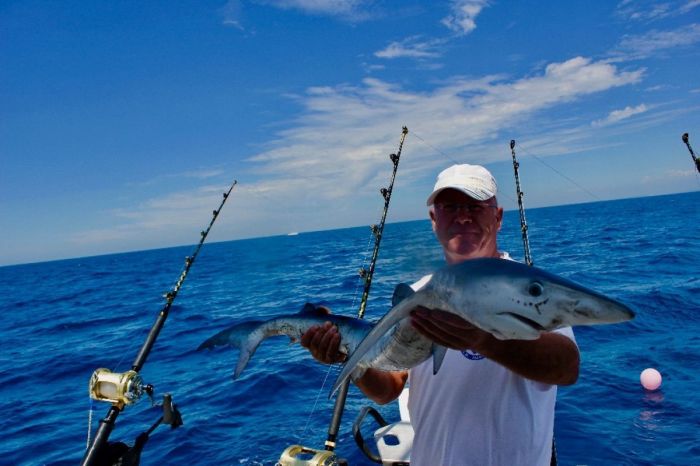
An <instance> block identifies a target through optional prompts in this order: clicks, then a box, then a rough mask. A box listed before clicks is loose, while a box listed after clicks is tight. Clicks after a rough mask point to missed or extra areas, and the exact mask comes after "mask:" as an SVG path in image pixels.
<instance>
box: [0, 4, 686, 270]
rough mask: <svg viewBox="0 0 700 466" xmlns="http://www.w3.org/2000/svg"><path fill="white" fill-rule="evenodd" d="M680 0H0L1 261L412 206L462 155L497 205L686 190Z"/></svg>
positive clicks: (420, 206)
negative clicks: (491, 185) (215, 212)
mask: <svg viewBox="0 0 700 466" xmlns="http://www.w3.org/2000/svg"><path fill="white" fill-rule="evenodd" d="M699 12H700V0H669V1H663V2H651V1H628V0H624V1H620V2H617V3H616V2H583V1H581V2H573V1H572V2H561V1H537V2H535V1H520V2H516V1H482V0H464V1H462V0H458V1H445V2H427V1H423V2H420V1H411V0H407V1H402V2H394V1H391V2H390V1H381V0H373V1H369V0H368V1H363V0H336V1H330V0H277V1H273V0H231V1H228V2H226V1H199V0H198V1H181V2H159V1H153V2H128V1H127V2H109V1H95V2H77V1H63V2H49V1H44V2H39V1H31V0H23V1H4V2H2V4H0V31H1V32H0V34H2V38H1V40H0V57H2V58H1V59H0V60H1V66H0V231H2V238H3V241H2V242H0V265H2V264H5V265H6V264H14V263H24V262H36V261H43V260H52V259H59V258H68V257H79V256H87V255H95V254H104V253H113V252H121V251H131V250H140V249H150V248H158V247H167V246H174V245H182V244H193V243H195V242H196V241H197V240H198V233H199V231H200V230H201V229H202V228H204V227H205V226H206V224H207V223H208V221H209V219H210V216H211V211H212V209H213V208H214V207H216V206H217V205H218V203H219V200H220V196H221V193H222V192H223V191H225V190H226V189H227V186H228V185H229V184H230V183H231V181H232V180H233V179H236V180H238V182H239V185H238V186H237V187H236V188H235V189H234V192H233V194H232V197H231V198H230V202H229V203H228V204H227V206H226V208H225V210H224V212H222V215H221V216H220V218H219V222H218V223H217V225H216V226H215V227H214V229H213V230H212V235H211V237H210V240H211V241H222V240H229V239H237V238H246V237H253V236H267V235H274V234H285V233H288V232H292V231H299V232H303V231H312V230H322V229H330V228H338V227H348V226H358V225H365V224H370V223H375V222H376V221H377V220H378V219H379V216H380V214H381V207H382V200H381V197H380V196H379V194H378V190H379V188H381V187H383V186H385V185H386V184H387V182H388V179H389V176H390V173H391V168H392V167H391V163H390V162H389V160H388V154H389V153H391V152H395V151H396V149H397V146H398V142H399V139H400V135H401V127H402V126H404V125H406V126H407V127H408V128H409V131H410V132H409V135H408V137H407V139H406V142H405V145H404V151H403V156H402V159H401V164H400V167H399V172H398V176H397V182H396V186H395V191H394V196H393V198H392V205H391V210H390V214H389V221H402V220H412V219H420V218H425V215H426V208H425V205H424V202H425V201H424V200H425V198H426V196H427V195H428V194H429V192H430V190H431V188H432V184H433V183H434V179H435V176H436V174H437V173H438V172H439V171H440V170H441V169H442V168H444V167H445V166H447V165H449V164H451V163H453V161H457V162H461V163H463V162H468V163H481V164H485V165H486V166H487V167H488V168H489V169H491V170H492V172H493V173H494V175H495V176H496V178H497V180H498V182H499V185H500V187H501V195H500V196H499V197H500V201H501V203H502V204H503V205H504V206H505V207H506V208H507V209H510V208H515V206H516V204H515V199H516V196H515V193H514V190H515V189H514V184H513V174H512V166H511V163H510V151H509V148H508V143H509V141H510V139H516V141H517V142H518V145H517V146H516V149H517V151H518V155H519V157H520V161H521V181H522V183H523V189H524V191H525V192H526V197H525V204H526V207H539V206H546V205H558V204H568V203H574V202H587V201H595V200H603V199H615V198H621V197H636V196H648V195H656V194H664V193H674V192H686V191H695V190H698V188H700V179H699V178H698V177H697V175H696V174H695V173H694V171H693V165H692V163H691V160H690V156H689V154H688V152H687V150H686V148H685V146H684V145H683V144H682V142H681V134H682V133H683V132H689V133H690V138H691V144H693V143H695V144H694V145H695V146H697V147H699V148H700V131H699V130H700V125H699V123H700V112H699V109H700V79H699V78H698V65H697V64H698V61H699V60H698V59H699V58H700V47H699V43H700V15H699Z"/></svg>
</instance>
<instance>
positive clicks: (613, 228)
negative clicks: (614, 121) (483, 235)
mask: <svg viewBox="0 0 700 466" xmlns="http://www.w3.org/2000/svg"><path fill="white" fill-rule="evenodd" d="M222 215H226V210H225V209H224V211H223V212H222ZM527 219H528V224H529V227H530V243H531V249H532V255H533V258H534V261H535V265H537V266H539V267H542V268H544V269H546V270H548V271H550V272H554V273H556V274H559V275H562V276H564V277H567V278H570V279H572V280H575V281H577V282H579V283H581V284H584V285H586V286H589V287H591V288H594V289H596V290H598V291H601V292H603V293H605V294H607V295H609V296H612V297H615V298H617V299H619V300H621V301H623V302H625V303H627V304H628V305H630V306H631V307H633V308H634V309H635V310H636V311H637V317H636V319H635V320H634V321H632V322H629V323H624V324H618V325H609V326H595V327H577V328H575V329H574V331H575V334H576V338H577V342H578V344H579V347H580V351H581V372H580V378H579V381H578V382H577V383H576V384H575V385H573V386H570V387H560V389H559V396H558V402H557V408H556V421H555V438H556V445H557V452H558V458H559V464H560V465H590V466H592V465H700V396H698V394H697V393H698V392H697V390H698V387H699V386H700V263H699V260H700V230H699V228H700V192H693V193H685V194H674V195H667V196H657V197H646V198H637V199H624V200H615V201H604V202H594V203H588V204H578V205H568V206H561V207H548V208H540V209H530V210H528V211H527ZM377 220H379V219H377ZM389 221H391V212H390V213H389ZM216 227H217V226H216V225H214V228H215V229H216ZM193 236H194V237H195V238H196V236H197V235H196V233H195V234H193ZM195 238H193V240H194V239H195ZM499 245H500V248H501V249H503V250H506V251H509V252H510V253H511V255H512V256H513V257H514V258H516V259H522V256H523V254H522V250H523V248H522V242H521V237H520V228H519V220H518V212H517V211H509V212H506V214H505V219H504V226H503V229H502V231H501V234H500V244H499ZM371 246H372V240H371V233H370V230H369V228H368V227H358V228H349V229H342V230H333V231H322V232H313V233H303V232H302V233H300V234H298V235H293V236H276V237H267V238H257V239H248V240H240V241H230V242H222V243H213V244H205V245H204V247H203V248H202V250H201V252H200V255H199V257H198V258H197V260H196V262H195V263H194V265H193V266H192V269H191V271H190V273H189V276H188V277H187V280H186V281H185V283H184V286H183V287H182V289H181V291H180V293H179V295H178V297H177V299H176V300H175V303H174V305H173V307H172V309H171V312H170V316H169V318H168V321H167V323H166V325H165V327H164V328H163V330H162V332H161V334H160V336H159V338H158V341H157V343H156V345H155V347H154V349H153V351H152V353H151V355H150V357H149V359H148V361H147V362H146V364H145V366H144V368H143V370H142V371H141V375H142V377H143V379H144V381H145V382H146V383H149V384H152V385H153V386H154V387H155V397H156V401H157V402H160V400H161V399H162V395H163V394H164V393H171V394H172V396H173V401H174V403H175V404H176V405H177V406H178V408H179V410H180V411H181V413H182V417H183V421H184V425H182V426H181V427H180V428H178V429H171V428H170V427H167V426H161V427H158V428H157V429H156V430H155V431H154V432H153V433H152V434H151V437H150V440H149V442H148V443H147V444H146V446H145V448H144V451H143V454H142V459H141V464H143V465H161V464H190V465H199V464H205V465H206V464H220V465H272V464H274V463H275V462H276V460H277V458H279V455H280V453H281V452H282V451H283V450H284V449H285V448H286V447H287V446H289V445H292V444H302V445H306V446H309V447H314V448H321V449H322V448H323V442H324V440H325V438H326V432H327V429H328V424H329V421H330V418H331V412H332V407H333V405H332V402H331V401H328V392H329V390H330V386H331V385H332V382H333V380H334V378H335V374H337V368H336V367H331V368H329V367H328V366H323V365H320V364H317V363H315V362H314V361H313V359H312V358H311V357H310V355H308V353H307V352H306V351H305V350H303V349H302V348H300V347H299V345H293V346H290V345H288V342H287V339H285V338H273V339H269V340H266V341H265V342H264V343H263V344H262V345H261V347H260V348H259V350H258V352H257V353H256V354H255V356H254V357H253V358H252V360H251V362H250V364H249V365H248V367H247V369H246V371H245V372H244V373H243V375H242V376H241V378H239V379H238V380H237V381H235V382H234V381H233V380H232V378H231V375H232V372H233V368H234V366H235V361H236V358H237V354H236V351H235V350H233V349H229V348H224V349H216V350H214V351H202V352H198V351H196V348H197V347H198V345H199V344H200V343H201V342H202V341H204V340H205V339H206V338H208V337H210V336H212V335H213V334H215V333H217V332H218V331H220V330H222V329H224V328H225V327H227V326H229V325H231V324H233V323H235V322H240V321H243V320H246V319H253V318H255V319H261V318H270V317H273V316H275V315H278V314H282V313H290V312H296V311H297V310H299V309H301V307H302V306H303V305H304V303H306V302H307V301H311V302H315V303H322V304H325V305H327V306H329V307H331V308H332V309H333V310H334V312H336V313H342V314H346V315H356V313H357V309H358V306H359V300H360V294H361V290H362V287H361V283H360V279H359V276H358V273H357V271H358V269H359V268H360V267H362V266H363V265H366V263H367V261H368V260H369V257H370V255H371ZM193 248H194V246H186V247H177V248H168V249H159V250H151V251H141V252H133V253H126V254H114V255H105V256H98V257H88V258H78V259H70V260H62V261H54V262H46V263H37V264H28V265H17V266H8V267H0V289H1V290H2V292H0V309H2V320H1V322H2V323H1V324H0V332H1V336H2V348H3V349H2V354H1V356H0V409H1V410H0V412H1V413H2V421H1V422H0V425H1V426H2V430H1V431H2V442H0V464H12V465H39V464H55V465H59V464H61V465H62V464H77V463H79V462H80V460H81V458H82V457H83V454H84V452H85V449H86V442H87V439H88V432H89V431H91V432H92V435H94V432H95V430H96V428H97V425H98V421H99V419H101V418H102V417H104V416H105V415H106V413H107V411H108V408H109V405H108V404H105V403H100V402H94V403H91V401H90V398H89V396H88V381H89V379H90V375H91V374H92V372H93V371H94V370H95V369H97V368H100V367H105V368H109V369H110V370H113V371H116V372H123V371H126V370H128V369H129V368H130V367H131V364H132V363H133V361H134V359H135V357H136V354H137V353H138V350H139V349H140V347H141V345H142V344H143V342H144V340H145V338H146V335H147V334H148V331H149V330H150V328H151V326H152V325H153V322H154V321H155V318H156V316H157V314H158V312H159V311H160V309H161V308H162V306H163V304H164V299H163V297H162V295H163V294H164V293H165V292H167V291H168V290H170V289H172V287H173V286H174V284H175V282H176V281H177V279H178V277H179V275H180V272H181V270H182V268H183V265H184V258H185V256H188V255H190V254H191V253H192V252H193ZM442 264H443V258H442V255H441V250H440V248H439V246H438V244H437V242H436V241H435V239H434V237H433V235H432V232H431V228H430V224H429V222H428V221H427V220H421V221H413V222H403V223H389V224H387V225H386V229H385V232H384V237H383V239H382V244H381V250H380V254H379V260H378V262H377V268H376V272H375V276H374V282H373V286H372V291H371V293H370V299H369V302H368V306H367V314H366V318H368V319H370V320H376V319H378V318H379V317H380V316H381V315H382V314H383V313H384V312H386V311H387V309H388V308H389V306H390V299H391V294H392V292H393V288H394V286H395V285H396V284H398V283H400V282H412V281H415V280H417V279H418V278H420V277H421V276H423V275H425V274H426V273H430V272H431V271H433V270H435V269H437V268H438V267H440V266H441V265H442ZM647 367H654V368H657V369H658V370H659V371H660V372H661V374H662V376H663V384H662V385H661V388H660V389H659V390H657V391H653V392H649V391H646V390H645V389H644V388H642V386H641V385H640V382H639V374H640V372H641V371H642V370H643V369H645V368H647ZM369 404H370V402H369V401H368V400H366V399H365V398H363V397H362V395H361V394H360V392H359V391H358V390H357V389H356V388H355V387H352V388H351V390H350V395H349V399H348V403H347V407H346V411H345V414H344V417H343V421H342V429H341V434H340V440H339V446H338V450H337V452H338V454H339V455H340V456H342V457H345V458H347V459H348V460H349V462H350V464H351V465H366V464H372V463H371V462H370V461H369V460H367V459H366V458H365V457H364V456H363V454H362V453H361V452H360V451H359V449H358V448H357V447H356V445H355V443H354V440H353V438H352V433H351V425H352V422H353V421H354V419H355V418H356V417H357V415H358V412H359V410H360V409H361V408H362V407H363V406H366V405H369ZM379 410H380V412H381V413H382V414H383V415H384V416H385V417H386V418H388V419H398V409H397V407H396V405H395V404H391V405H388V406H384V407H381V408H379ZM91 414H92V416H91ZM160 414H161V411H160V410H159V409H158V408H155V407H152V406H151V402H150V401H149V400H148V398H147V397H145V398H144V399H143V400H141V401H140V402H139V403H137V404H135V405H133V406H129V407H127V408H126V410H125V411H124V412H122V413H121V415H120V416H119V418H118V419H117V422H116V427H115V429H114V430H113V432H112V434H111V436H110V440H112V441H122V442H126V443H129V444H131V443H133V441H134V438H135V437H136V436H137V435H138V434H139V433H141V432H143V431H145V430H146V429H148V427H149V426H150V425H151V424H152V423H153V422H154V421H156V419H158V417H159V416H160ZM90 417H92V419H91V420H92V422H91V423H90V422H89V421H90ZM485 422H488V420H487V419H485ZM370 430H371V429H370ZM366 435H369V434H366Z"/></svg>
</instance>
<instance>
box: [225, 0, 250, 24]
mask: <svg viewBox="0 0 700 466" xmlns="http://www.w3.org/2000/svg"><path fill="white" fill-rule="evenodd" d="M221 15H222V16H223V24H224V26H227V27H235V28H236V29H240V30H241V31H243V30H244V29H243V26H242V25H241V0H228V1H227V2H226V4H225V5H224V6H223V7H222V8H221Z"/></svg>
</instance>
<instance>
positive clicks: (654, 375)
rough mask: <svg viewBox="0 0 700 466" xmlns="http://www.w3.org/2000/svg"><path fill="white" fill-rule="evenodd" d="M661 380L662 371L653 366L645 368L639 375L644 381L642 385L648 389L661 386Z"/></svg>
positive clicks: (641, 380) (640, 379)
mask: <svg viewBox="0 0 700 466" xmlns="http://www.w3.org/2000/svg"><path fill="white" fill-rule="evenodd" d="M661 380H662V379H661V373H659V371H657V370H656V369H654V368H653V367H649V368H647V369H644V370H643V371H642V373H641V374H640V375H639V381H640V382H641V383H642V387H644V388H646V389H647V390H656V389H657V388H659V387H660V386H661Z"/></svg>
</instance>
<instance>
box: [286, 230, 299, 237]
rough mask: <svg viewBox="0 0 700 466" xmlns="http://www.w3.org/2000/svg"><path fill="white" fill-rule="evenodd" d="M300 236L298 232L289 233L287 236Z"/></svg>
mask: <svg viewBox="0 0 700 466" xmlns="http://www.w3.org/2000/svg"><path fill="white" fill-rule="evenodd" d="M298 234H299V232H298V231H292V232H290V233H287V236H297V235H298Z"/></svg>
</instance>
